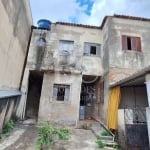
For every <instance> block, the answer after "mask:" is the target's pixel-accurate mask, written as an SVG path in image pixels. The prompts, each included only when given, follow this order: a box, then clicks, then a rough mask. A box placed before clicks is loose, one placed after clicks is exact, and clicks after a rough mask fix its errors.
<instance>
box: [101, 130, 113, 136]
mask: <svg viewBox="0 0 150 150" xmlns="http://www.w3.org/2000/svg"><path fill="white" fill-rule="evenodd" d="M101 135H102V136H110V135H111V134H110V133H109V132H108V131H103V132H102V133H101Z"/></svg>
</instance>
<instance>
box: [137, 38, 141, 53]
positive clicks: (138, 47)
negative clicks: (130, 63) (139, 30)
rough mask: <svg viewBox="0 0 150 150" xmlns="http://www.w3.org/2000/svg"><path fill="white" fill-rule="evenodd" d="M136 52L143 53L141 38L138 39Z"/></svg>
mask: <svg viewBox="0 0 150 150" xmlns="http://www.w3.org/2000/svg"><path fill="white" fill-rule="evenodd" d="M136 50H137V51H139V52H141V51H142V48H141V38H140V37H136Z"/></svg>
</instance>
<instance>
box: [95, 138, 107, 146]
mask: <svg viewBox="0 0 150 150" xmlns="http://www.w3.org/2000/svg"><path fill="white" fill-rule="evenodd" d="M96 143H97V145H98V148H104V147H105V146H106V144H105V143H104V142H103V141H102V140H101V139H100V138H97V139H96Z"/></svg>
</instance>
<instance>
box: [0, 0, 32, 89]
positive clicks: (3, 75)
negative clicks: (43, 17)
mask: <svg viewBox="0 0 150 150" xmlns="http://www.w3.org/2000/svg"><path fill="white" fill-rule="evenodd" d="M0 10H1V13H0V18H1V23H0V53H1V55H0V64H2V65H1V71H0V89H18V88H19V83H20V80H21V74H22V69H23V64H24V59H25V54H26V50H27V43H28V39H29V34H30V28H31V27H30V26H31V24H32V17H31V12H30V7H29V1H28V0H27V1H25V0H20V1H18V0H13V1H11V0H2V1H1V2H0Z"/></svg>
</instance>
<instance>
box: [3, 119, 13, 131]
mask: <svg viewBox="0 0 150 150" xmlns="http://www.w3.org/2000/svg"><path fill="white" fill-rule="evenodd" d="M14 126H15V123H14V121H13V120H10V121H8V122H7V124H6V125H5V127H4V129H3V134H6V133H10V132H11V131H12V130H13V128H14Z"/></svg>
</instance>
